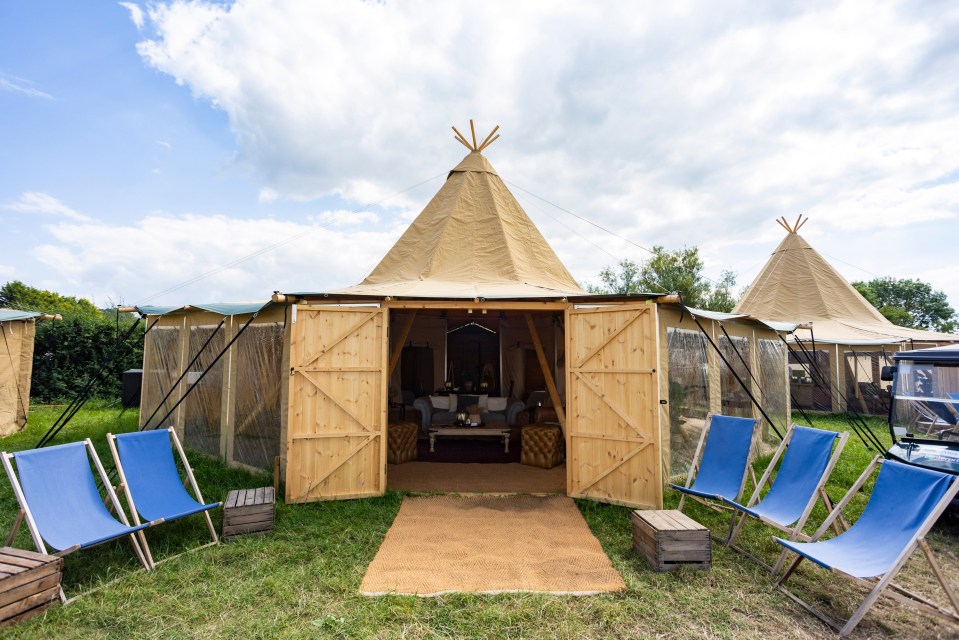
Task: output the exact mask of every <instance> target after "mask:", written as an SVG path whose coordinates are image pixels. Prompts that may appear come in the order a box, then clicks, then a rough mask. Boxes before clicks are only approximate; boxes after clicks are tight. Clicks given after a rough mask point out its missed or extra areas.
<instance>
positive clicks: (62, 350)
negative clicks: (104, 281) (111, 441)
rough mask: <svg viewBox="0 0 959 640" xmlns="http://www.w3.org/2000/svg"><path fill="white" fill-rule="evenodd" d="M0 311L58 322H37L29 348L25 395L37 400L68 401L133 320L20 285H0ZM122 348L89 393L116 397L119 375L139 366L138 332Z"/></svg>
mask: <svg viewBox="0 0 959 640" xmlns="http://www.w3.org/2000/svg"><path fill="white" fill-rule="evenodd" d="M0 307H11V308H14V309H21V310H23V311H39V312H42V313H59V314H61V315H62V316H63V320H62V321H60V322H39V323H37V333H36V338H35V341H34V349H33V381H32V384H31V390H30V396H31V397H33V398H36V399H37V400H39V401H42V402H55V401H60V400H72V399H73V397H74V396H76V394H77V393H78V392H79V391H80V390H81V389H82V388H83V386H84V385H85V384H86V382H87V381H88V380H89V379H90V378H91V377H92V376H93V375H95V374H96V372H97V371H98V370H99V368H100V365H101V364H102V362H103V361H104V359H105V358H106V357H107V356H109V355H110V354H112V353H113V350H114V346H115V345H116V341H117V339H118V337H119V336H122V335H123V334H125V333H126V331H127V330H128V329H129V328H130V325H131V324H132V323H133V322H134V320H133V318H132V317H131V315H130V314H120V315H119V318H118V317H117V313H116V311H115V310H113V309H109V310H107V311H101V310H100V309H97V308H96V305H94V304H93V303H92V302H90V301H89V300H85V299H83V298H74V297H71V296H63V295H60V294H58V293H54V292H52V291H45V290H43V289H36V288H34V287H30V286H28V285H26V284H24V283H22V282H19V281H13V282H8V283H6V284H5V285H3V287H0ZM128 345H129V346H126V347H121V348H120V349H119V350H118V351H117V353H116V354H115V355H113V357H112V360H111V363H110V365H109V366H108V367H107V369H106V370H105V371H104V372H103V375H102V376H101V378H100V380H99V382H98V383H97V386H96V387H95V388H94V391H93V394H94V395H95V396H98V397H106V398H118V397H119V396H120V384H121V380H122V374H123V372H124V371H126V370H127V369H133V368H138V367H140V365H141V363H142V362H143V333H142V332H141V331H139V330H137V331H135V332H134V334H133V335H131V336H130V339H129V341H128Z"/></svg>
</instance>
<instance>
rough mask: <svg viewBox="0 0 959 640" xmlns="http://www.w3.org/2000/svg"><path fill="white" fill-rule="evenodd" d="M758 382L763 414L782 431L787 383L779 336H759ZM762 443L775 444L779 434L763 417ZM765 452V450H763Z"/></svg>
mask: <svg viewBox="0 0 959 640" xmlns="http://www.w3.org/2000/svg"><path fill="white" fill-rule="evenodd" d="M758 354H759V358H758V360H759V375H758V376H757V377H758V379H759V385H760V388H761V389H762V403H763V409H764V410H765V411H766V414H767V415H768V416H769V417H770V418H771V419H772V421H773V423H774V424H775V426H776V429H778V430H779V433H781V434H785V433H786V431H787V429H789V423H790V420H791V418H790V414H789V386H788V384H787V382H786V345H785V344H783V342H782V341H781V340H759V341H758ZM762 433H763V443H764V444H765V445H767V448H769V447H775V446H778V445H779V437H778V436H776V433H775V431H773V430H772V429H770V428H769V425H768V424H767V423H766V421H765V420H763V431H762ZM764 453H765V452H764Z"/></svg>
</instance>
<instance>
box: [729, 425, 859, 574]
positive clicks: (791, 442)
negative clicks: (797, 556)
mask: <svg viewBox="0 0 959 640" xmlns="http://www.w3.org/2000/svg"><path fill="white" fill-rule="evenodd" d="M848 438H849V434H848V433H846V432H843V433H836V432H835V431H824V430H822V429H813V428H811V427H800V426H799V425H795V424H794V425H793V426H792V427H790V429H789V432H788V433H787V434H786V437H785V438H783V441H782V443H780V445H779V448H778V449H776V453H775V454H773V457H772V460H770V461H769V466H768V467H766V471H765V472H764V473H763V476H762V478H760V480H759V482H758V483H756V489H755V490H754V491H753V495H752V497H751V498H749V502H747V503H746V504H745V505H741V504H739V503H738V502H736V501H735V500H730V499H729V498H725V502H726V504H728V505H730V506H731V507H732V508H733V517H732V518H731V519H730V521H729V534H728V535H727V536H726V545H727V546H730V547H732V548H733V549H735V550H737V551H741V552H742V553H744V554H746V555H747V556H749V557H751V558H752V559H753V560H756V561H757V562H759V563H760V564H762V565H764V566H767V567H769V565H766V563H764V562H763V561H762V560H759V559H758V558H756V557H755V556H753V555H752V554H750V553H749V552H747V551H746V550H745V549H742V548H741V547H737V546H736V545H735V543H736V538H737V537H738V536H739V532H740V531H741V530H742V527H743V524H744V523H745V522H746V519H747V517H752V518H756V519H757V520H759V521H760V522H762V523H763V524H766V525H769V526H771V527H774V528H776V529H779V530H780V531H783V532H785V533H788V534H789V539H790V540H797V539H800V540H808V539H809V537H808V536H806V535H805V534H803V532H802V530H803V526H805V524H806V520H807V519H808V518H809V514H810V513H812V510H813V507H815V506H816V502H817V501H818V500H819V498H820V497H822V499H823V502H824V503H825V505H826V509H829V510H832V505H831V504H829V499H828V497H826V494H825V490H824V489H823V487H824V486H825V484H826V481H827V480H828V479H829V475H830V474H831V473H832V470H833V468H834V467H835V466H836V462H837V461H838V460H839V455H840V454H841V453H842V450H843V447H845V446H846V440H847V439H848ZM833 444H836V448H835V450H834V449H833ZM780 459H781V460H782V465H781V466H780V467H779V472H778V473H777V474H776V478H775V480H773V481H772V483H771V484H770V485H769V491H768V492H767V493H766V495H765V496H762V497H760V495H761V492H762V490H763V488H764V487H765V486H766V485H767V484H769V483H770V476H771V475H772V472H773V469H775V468H776V464H777V463H778V462H779V461H780ZM785 559H786V550H785V549H783V552H782V553H781V554H779V559H778V560H777V561H776V564H775V565H773V566H772V567H769V568H770V569H771V570H772V573H773V575H775V574H777V573H779V570H780V569H781V568H782V565H783V562H784V561H785Z"/></svg>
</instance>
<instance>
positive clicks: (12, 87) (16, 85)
mask: <svg viewBox="0 0 959 640" xmlns="http://www.w3.org/2000/svg"><path fill="white" fill-rule="evenodd" d="M31 84H33V83H32V82H30V81H29V80H24V79H23V78H17V77H15V76H8V75H6V74H3V73H0V89H2V90H4V91H10V92H12V93H22V94H23V95H25V96H30V97H31V98H43V99H45V100H53V96H51V95H50V94H49V93H47V92H45V91H40V90H39V89H35V88H34V87H31V86H29V85H31Z"/></svg>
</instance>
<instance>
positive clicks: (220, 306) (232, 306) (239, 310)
mask: <svg viewBox="0 0 959 640" xmlns="http://www.w3.org/2000/svg"><path fill="white" fill-rule="evenodd" d="M270 304H272V301H271V300H255V301H253V302H206V303H202V304H184V305H179V306H154V305H137V307H136V309H137V311H139V312H140V313H141V314H142V315H145V316H165V315H167V314H168V313H176V312H182V311H187V310H189V309H202V310H203V311H209V312H210V313H216V314H219V315H221V316H242V315H247V314H250V313H257V312H259V311H261V310H262V309H264V308H265V307H267V306H268V305H270Z"/></svg>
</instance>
